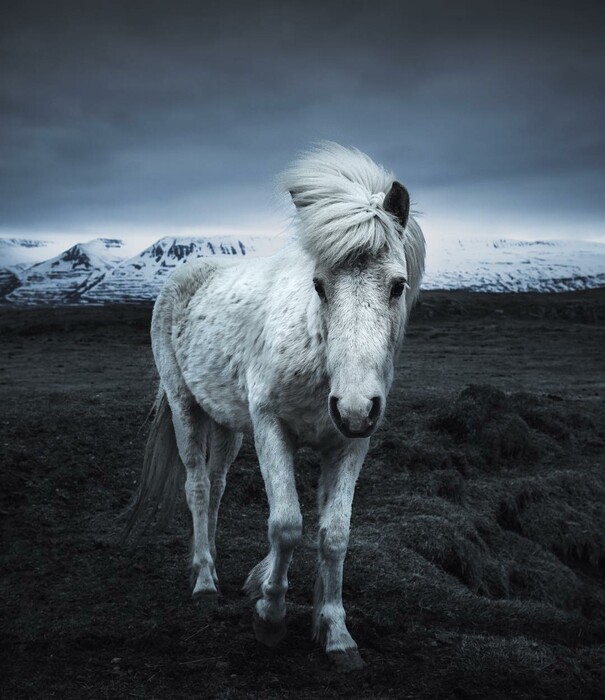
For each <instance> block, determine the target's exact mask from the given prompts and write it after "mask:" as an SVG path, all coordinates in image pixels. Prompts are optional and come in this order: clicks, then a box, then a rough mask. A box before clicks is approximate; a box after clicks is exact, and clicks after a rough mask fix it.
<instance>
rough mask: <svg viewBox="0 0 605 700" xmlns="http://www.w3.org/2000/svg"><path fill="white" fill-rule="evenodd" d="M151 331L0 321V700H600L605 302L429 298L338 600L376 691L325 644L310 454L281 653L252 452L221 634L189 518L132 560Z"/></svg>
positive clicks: (233, 532) (358, 518) (225, 534)
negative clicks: (265, 641)
mask: <svg viewBox="0 0 605 700" xmlns="http://www.w3.org/2000/svg"><path fill="white" fill-rule="evenodd" d="M149 316H150V309H149V308H143V307H127V306H121V307H107V308H64V309H32V310H23V309H20V310H17V309H10V308H6V307H4V308H2V309H0V346H1V347H0V357H1V366H0V387H1V406H2V416H1V423H2V436H1V441H0V444H1V445H2V448H1V451H2V462H1V473H0V477H1V480H2V493H1V497H2V500H1V502H0V509H1V510H0V515H1V517H2V525H3V527H2V550H1V557H2V559H1V566H2V584H1V592H2V621H1V644H2V650H1V655H2V664H3V669H2V670H3V677H2V686H1V688H2V695H3V697H7V698H8V697H11V698H14V697H19V698H26V697H60V698H128V697H135V698H136V697H140V698H171V697H193V696H197V697H204V698H205V697H220V698H242V697H250V698H254V697H262V698H285V697H303V698H310V697H322V698H323V697H340V696H344V697H360V698H362V697H363V698H365V697H401V698H452V699H453V698H456V699H465V698H502V699H504V698H511V697H521V698H597V697H604V695H603V689H605V646H604V644H605V605H604V603H605V472H604V456H605V405H604V399H605V359H604V351H605V289H601V290H594V291H592V292H582V293H573V294H561V295H554V296H547V295H514V296H513V295H511V296H509V295H477V294H476V295H473V294H464V293H458V294H445V293H444V294H432V295H425V297H424V298H423V301H422V303H421V304H420V306H419V308H418V309H417V313H416V315H415V318H414V321H413V323H412V325H411V328H410V332H409V338H408V341H407V345H406V349H405V351H404V353H403V355H402V358H401V362H400V369H399V376H398V381H397V384H396V386H395V388H394V390H393V393H392V395H391V399H390V405H389V409H388V414H387V420H386V421H385V423H384V425H383V426H382V428H381V429H380V431H379V433H378V435H377V436H376V437H375V438H374V440H373V447H372V449H371V451H370V456H369V457H368V460H367V462H366V464H365V466H364V469H363V471H362V476H361V478H360V481H359V485H358V491H357V494H356V499H355V504H354V515H353V525H352V533H351V546H350V551H349V556H348V559H347V564H346V569H345V591H344V593H345V601H346V606H347V610H348V616H349V617H348V619H349V621H350V629H351V631H352V633H353V635H354V637H355V638H356V639H357V641H358V643H359V646H360V649H361V652H362V654H363V656H364V658H365V660H366V661H367V662H368V666H367V669H366V670H365V671H363V672H361V673H358V674H352V675H349V676H341V675H338V674H336V673H335V672H334V671H333V670H332V669H331V668H330V666H329V665H328V663H327V662H326V661H325V659H324V658H323V656H322V654H321V653H320V651H319V650H318V649H317V648H316V646H315V645H314V644H313V643H312V642H311V641H310V638H309V631H310V618H311V600H312V589H313V577H314V559H315V553H314V548H313V543H314V537H315V530H314V508H313V504H314V484H315V481H316V464H315V461H314V458H313V455H312V454H310V453H303V454H302V455H301V457H300V460H299V462H300V472H299V492H300V496H301V500H302V503H303V508H304V513H305V515H306V519H305V533H306V535H305V541H304V544H303V545H302V546H301V548H300V549H299V550H298V552H297V554H296V556H295V560H294V563H293V566H292V569H291V577H290V581H291V589H290V593H289V600H290V607H289V628H288V636H287V638H286V640H285V641H284V642H283V643H282V645H281V646H280V647H279V648H278V649H277V650H273V651H272V650H267V649H264V648H262V647H261V646H259V645H258V643H257V642H256V641H255V639H254V636H253V633H252V626H251V610H250V606H249V604H248V602H247V601H246V600H245V599H244V598H243V596H242V595H241V593H240V589H241V586H242V584H243V582H244V580H245V577H246V574H247V572H248V571H249V570H250V569H251V568H252V566H253V565H254V564H255V563H256V562H257V561H258V560H259V559H260V558H261V557H262V556H264V553H265V537H266V536H265V520H266V517H267V508H266V499H265V495H264V489H263V485H262V481H261V477H260V474H259V470H258V467H257V465H256V459H255V457H254V454H253V451H252V448H251V444H250V441H249V440H246V441H245V443H244V447H243V449H242V452H241V454H240V457H239V458H238V460H237V462H236V464H235V465H234V467H233V469H232V472H231V474H230V481H229V485H228V489H227V493H226V495H225V499H224V502H223V507H222V511H221V524H222V526H221V529H220V531H219V556H220V559H219V575H220V577H221V586H222V589H223V592H224V594H225V601H224V604H222V605H221V606H219V608H218V609H216V610H215V611H213V612H211V613H210V614H208V615H205V614H204V611H202V610H200V609H198V608H197V607H196V606H195V605H194V604H193V603H192V602H191V599H190V589H189V577H188V564H187V559H188V525H187V519H186V517H185V516H186V513H185V511H184V508H183V509H181V511H180V512H179V514H178V516H177V518H176V521H175V522H174V523H173V524H172V525H171V526H170V528H169V529H168V531H167V532H165V533H163V534H161V535H158V536H149V537H146V538H144V539H143V541H142V542H141V543H140V544H139V546H138V547H137V548H136V549H134V550H133V551H128V550H127V549H126V548H125V547H123V546H121V545H119V544H117V543H116V539H117V535H118V533H119V524H118V521H117V516H118V514H119V513H120V511H121V510H122V509H123V508H124V506H125V505H126V503H127V502H128V499H129V496H130V494H131V493H132V490H133V488H134V485H135V482H136V480H137V477H138V474H139V468H140V464H141V459H142V451H143V446H144V441H145V437H146V428H145V427H143V428H141V426H142V424H143V421H144V419H145V416H146V414H147V412H148V410H149V407H150V404H151V401H152V398H153V395H154V388H155V374H154V368H153V364H152V359H151V353H150V349H149V342H148V325H149ZM469 385H473V386H472V387H470V388H468V387H469ZM476 385H479V386H476Z"/></svg>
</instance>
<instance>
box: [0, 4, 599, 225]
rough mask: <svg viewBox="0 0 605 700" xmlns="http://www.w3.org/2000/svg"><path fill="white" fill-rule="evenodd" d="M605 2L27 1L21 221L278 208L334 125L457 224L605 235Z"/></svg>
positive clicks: (20, 116)
mask: <svg viewBox="0 0 605 700" xmlns="http://www.w3.org/2000/svg"><path fill="white" fill-rule="evenodd" d="M602 7H603V5H602V3H597V2H580V3H575V4H573V5H571V4H569V3H561V4H558V3H552V2H550V3H547V2H533V3H519V4H515V3H511V2H507V3H495V2H489V3H486V2H463V3H449V2H432V1H430V2H423V3H408V2H381V1H378V2H374V3H362V2H349V3H335V2H327V3H311V2H307V3H299V4H296V3H293V4H292V3H285V2H282V3H278V2H260V3H241V4H240V3H237V2H231V3H224V2H220V3H219V2H170V3H169V2H128V3H116V4H112V3H98V2H96V3H87V2H79V3H74V4H65V3H52V4H50V3H44V4H43V3H27V2H25V3H19V5H18V8H17V7H16V8H15V9H13V10H12V11H7V10H6V8H5V9H4V10H3V15H4V16H3V22H2V25H3V30H2V39H1V47H0V51H1V53H0V57H1V62H2V71H1V78H0V99H1V102H0V106H1V109H2V119H1V125H0V146H1V152H2V158H1V162H0V205H1V216H0V229H1V230H0V233H1V232H2V231H11V232H14V231H22V232H27V233H28V234H32V233H35V232H36V231H44V230H49V229H52V230H65V231H67V230H78V229H79V228H83V227H86V228H87V229H89V230H90V229H95V227H96V228H98V230H99V231H101V230H102V229H103V227H105V226H111V225H117V226H125V227H128V226H133V227H137V228H142V229H144V228H145V227H146V226H149V227H154V228H165V229H166V230H169V229H170V228H171V227H181V226H182V227H200V228H203V227H204V226H242V227H245V226H248V225H257V224H262V222H264V221H266V220H268V218H270V216H271V212H272V211H273V208H274V203H273V202H274V198H273V181H274V177H275V175H276V173H277V172H279V171H280V170H281V169H283V168H284V167H285V166H286V165H287V163H288V162H289V161H290V160H291V158H292V157H293V156H294V155H295V154H296V153H297V152H299V151H300V150H301V149H303V148H304V147H305V146H307V145H308V144H309V143H310V142H312V141H316V140H319V139H333V140H336V141H338V142H340V143H343V144H346V145H354V146H357V147H358V148H360V149H361V150H364V151H366V152H368V153H369V154H370V155H371V156H372V157H373V158H374V159H376V160H377V161H379V162H381V163H383V164H384V165H386V166H387V167H389V168H391V169H393V170H394V171H395V172H396V173H397V176H398V177H399V179H401V180H402V181H403V182H404V183H405V184H406V185H407V186H408V188H409V189H410V191H411V192H412V196H413V199H414V200H415V201H416V202H417V206H418V208H419V209H420V210H422V211H423V212H425V215H426V216H427V218H428V219H429V220H430V219H431V217H433V220H434V221H438V222H439V224H440V225H441V226H442V227H443V228H444V232H445V233H447V232H448V231H447V228H448V225H450V224H451V225H452V226H454V224H455V223H456V222H457V225H458V227H460V226H463V225H464V222H465V221H466V220H469V221H470V220H471V219H474V220H477V219H479V220H481V221H482V222H485V225H486V226H487V227H489V226H490V222H498V221H502V220H506V221H512V222H514V221H515V220H519V221H523V222H524V225H525V226H526V227H527V226H531V225H532V222H533V224H535V225H536V226H537V227H539V228H540V230H541V231H542V230H543V229H544V227H545V226H551V225H552V226H554V227H555V228H556V227H557V226H559V227H560V230H566V231H568V234H569V235H577V236H579V235H581V234H582V232H583V231H586V230H591V231H592V232H593V233H596V232H598V230H599V228H600V227H601V226H602V222H603V218H604V217H603V215H604V214H605V201H604V197H603V191H604V186H605V136H604V130H603V124H605V98H604V95H605V41H604V30H603V26H604V19H605V12H604V11H603V9H602ZM557 230H559V229H557ZM601 233H603V231H602V230H601Z"/></svg>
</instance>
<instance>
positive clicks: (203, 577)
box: [170, 397, 218, 603]
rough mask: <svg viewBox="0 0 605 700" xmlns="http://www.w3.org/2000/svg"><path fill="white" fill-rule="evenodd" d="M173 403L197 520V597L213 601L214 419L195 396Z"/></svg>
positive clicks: (189, 501)
mask: <svg viewBox="0 0 605 700" xmlns="http://www.w3.org/2000/svg"><path fill="white" fill-rule="evenodd" d="M170 404H171V409H172V421H173V424H174V431H175V436H176V442H177V447H178V451H179V455H180V457H181V461H182V462H183V464H184V465H185V470H186V473H187V478H186V481H185V495H186V497H187V505H188V506H189V510H190V511H191V519H192V523H193V547H192V549H193V553H192V554H193V556H192V570H193V580H194V586H193V597H194V598H196V599H200V600H204V601H205V602H207V603H211V602H213V601H215V600H216V598H217V594H218V592H217V586H216V583H215V580H214V575H213V572H214V561H213V558H212V554H211V552H210V539H209V531H208V530H209V528H208V513H209V508H210V493H211V481H210V474H209V469H208V466H209V465H208V459H207V457H208V447H209V437H210V429H211V419H210V418H209V417H208V415H207V414H206V413H205V412H204V411H203V410H202V408H201V407H200V406H199V405H198V404H197V403H196V402H195V401H194V400H193V397H188V398H187V399H186V400H185V401H183V400H173V401H170Z"/></svg>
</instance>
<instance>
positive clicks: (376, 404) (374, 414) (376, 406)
mask: <svg viewBox="0 0 605 700" xmlns="http://www.w3.org/2000/svg"><path fill="white" fill-rule="evenodd" d="M381 403H382V401H381V399H380V396H375V397H374V398H373V399H372V408H371V409H370V413H369V415H368V418H369V419H370V420H371V421H372V423H374V422H375V421H376V419H377V418H378V416H379V415H380V405H381Z"/></svg>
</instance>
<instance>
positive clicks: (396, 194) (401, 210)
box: [383, 180, 410, 228]
mask: <svg viewBox="0 0 605 700" xmlns="http://www.w3.org/2000/svg"><path fill="white" fill-rule="evenodd" d="M383 207H384V209H385V211H388V212H389V214H392V215H393V216H394V217H395V218H397V219H399V223H400V224H401V226H402V227H403V228H405V227H406V226H407V224H408V218H409V216H410V195H409V194H408V191H407V190H406V189H405V187H404V186H403V185H402V184H401V183H400V182H397V180H395V182H394V183H393V184H392V185H391V189H390V190H389V191H388V192H387V194H386V196H385V198H384V204H383Z"/></svg>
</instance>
